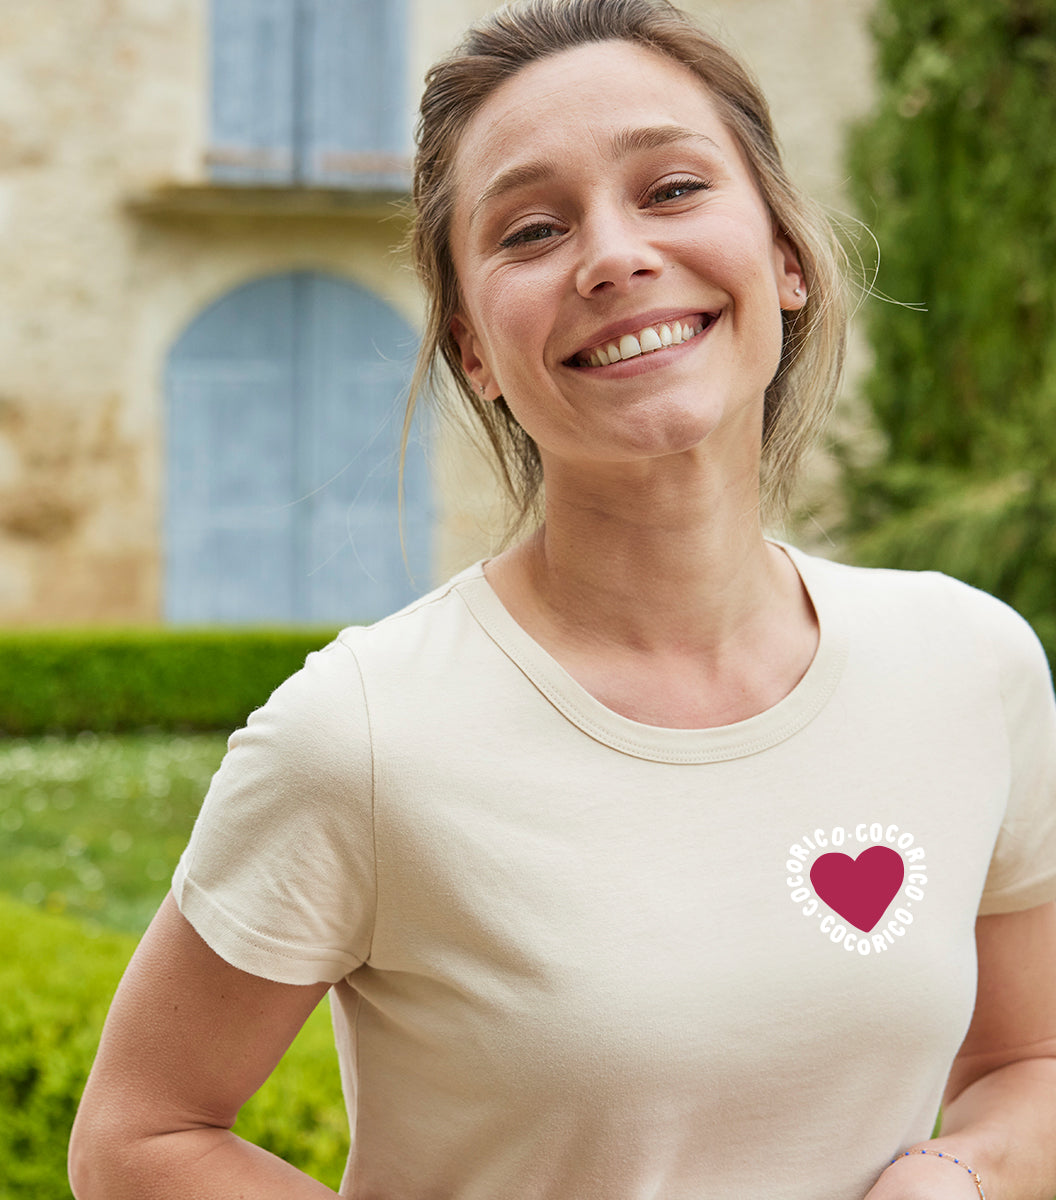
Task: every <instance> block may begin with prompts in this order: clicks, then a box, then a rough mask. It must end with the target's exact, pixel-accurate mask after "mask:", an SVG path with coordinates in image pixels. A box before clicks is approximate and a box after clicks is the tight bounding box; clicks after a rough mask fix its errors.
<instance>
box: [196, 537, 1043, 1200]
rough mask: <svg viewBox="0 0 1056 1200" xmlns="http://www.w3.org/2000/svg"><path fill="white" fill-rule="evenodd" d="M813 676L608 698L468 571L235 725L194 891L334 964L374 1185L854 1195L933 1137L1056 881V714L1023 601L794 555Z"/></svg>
mask: <svg viewBox="0 0 1056 1200" xmlns="http://www.w3.org/2000/svg"><path fill="white" fill-rule="evenodd" d="M789 553H790V555H791V557H792V560H793V562H794V563H795V564H796V566H797V568H798V569H799V571H800V574H801V576H802V577H803V579H804V582H805V584H806V586H807V589H808V591H809V593H810V596H811V598H812V600H813V603H814V606H815V609H816V611H817V614H818V620H819V625H820V641H819V646H818V650H817V653H816V655H815V658H814V660H813V662H812V664H811V666H810V667H809V669H808V670H807V672H806V674H805V675H804V677H803V679H802V680H801V681H800V682H799V684H798V685H797V686H796V687H795V689H794V690H793V691H792V692H791V693H790V694H789V695H788V696H787V697H786V698H785V699H783V700H782V701H781V702H780V703H778V704H777V705H775V706H774V707H773V708H771V709H769V710H767V711H765V712H763V713H761V714H759V715H757V716H754V717H752V718H751V719H749V720H746V721H742V722H739V723H737V724H734V725H729V726H724V727H721V728H713V729H704V730H685V729H666V728H658V727H653V726H649V725H644V724H640V723H638V722H635V721H632V720H629V719H627V718H625V717H622V716H620V715H617V714H616V713H614V712H612V711H611V710H609V709H607V708H605V707H604V706H603V705H602V704H601V703H600V702H598V701H597V700H595V699H594V698H593V697H592V696H591V695H589V694H588V693H587V692H586V691H585V690H584V689H583V688H581V687H580V686H579V685H578V684H577V683H576V682H575V681H574V680H573V679H572V678H571V677H570V676H569V675H568V674H567V673H566V672H565V671H564V670H563V669H562V668H561V667H560V666H559V665H558V663H557V662H555V661H554V660H553V659H552V658H551V657H550V656H549V655H548V654H547V653H546V652H545V651H544V650H543V649H542V648H541V647H540V646H539V645H538V644H537V643H535V642H534V641H533V640H532V639H531V638H530V637H529V636H528V635H527V634H526V633H525V632H524V631H523V630H522V629H521V628H520V626H519V625H517V624H516V622H515V621H514V620H513V619H512V617H511V616H510V615H509V614H508V612H507V611H506V609H505V608H504V607H503V606H502V604H501V602H500V601H499V599H498V597H497V596H496V595H495V593H494V592H493V591H492V589H491V587H490V585H489V583H488V582H487V580H486V579H485V577H484V574H483V570H482V568H481V566H479V565H478V566H476V567H473V568H471V569H469V570H467V571H465V572H464V573H462V574H461V575H459V576H457V577H456V578H454V579H453V580H451V581H450V582H449V583H448V584H446V585H445V586H443V587H441V588H439V589H438V590H436V591H434V592H432V593H431V594H430V595H428V596H426V597H424V598H423V599H421V600H420V601H418V602H417V603H415V604H413V605H411V606H410V607H408V608H406V609H404V610H402V611H401V612H399V613H396V614H395V615H394V616H391V617H388V618H386V619H385V620H383V621H381V622H379V623H378V624H375V625H372V626H370V627H365V628H350V629H347V630H345V631H344V632H342V633H341V634H340V635H339V636H338V638H337V639H336V640H335V641H334V642H333V643H332V644H331V645H329V646H328V647H326V649H324V650H322V651H320V652H318V653H316V654H313V655H311V656H310V657H309V659H308V662H307V664H306V666H305V668H304V669H303V670H302V671H300V672H299V673H298V674H296V675H294V676H293V677H292V678H291V679H289V680H288V681H287V682H286V683H284V684H283V685H282V686H281V687H279V688H278V689H277V691H276V692H275V693H274V694H273V696H272V697H271V699H270V700H269V701H268V702H267V704H266V705H265V706H264V707H263V708H262V709H260V710H259V711H258V712H256V713H254V714H253V715H252V716H251V717H250V719H249V721H248V724H247V726H246V728H245V729H244V730H241V731H239V732H237V733H235V734H234V735H233V736H232V738H231V742H230V750H229V753H228V755H227V756H226V757H225V759H224V762H223V764H222V766H221V768H220V770H219V771H218V773H217V775H216V777H215V779H214V781H213V784H212V786H211V788H210V790H209V793H208V795H207V797H206V800H205V803H204V806H203V808H202V812H201V815H200V816H199V818H198V822H197V824H196V826H195V829H194V833H193V835H192V838H191V841H190V845H189V847H188V849H187V851H186V853H185V854H184V857H183V859H182V861H181V862H180V865H179V867H178V869H177V872H176V876H175V881H174V891H175V895H176V898H177V900H178V902H179V905H180V907H181V909H182V911H183V913H184V914H185V915H186V916H187V917H188V919H189V920H190V921H191V923H192V924H193V925H194V927H195V928H196V929H197V930H198V931H199V933H200V934H201V935H202V937H203V938H204V939H205V940H206V941H207V942H208V943H209V945H210V946H212V947H213V949H214V950H215V951H216V952H217V953H218V954H220V955H221V956H222V957H223V958H224V959H226V960H227V961H229V962H231V963H233V964H234V965H235V966H237V967H240V968H241V969H242V970H245V971H249V972H252V973H255V974H257V975H260V976H264V977H266V978H269V979H274V980H279V981H284V982H287V983H301V984H303V983H310V982H317V981H328V982H330V983H332V984H333V990H332V993H331V997H332V1008H333V1015H334V1024H335V1030H336V1037H337V1043H338V1051H339V1057H340V1062H341V1070H342V1079H343V1084H344V1088H345V1095H346V1101H347V1104H348V1108H349V1116H350V1122H351V1130H352V1151H351V1155H350V1158H349V1164H348V1168H347V1171H346V1175H345V1180H344V1184H343V1194H345V1195H349V1196H355V1197H357V1198H359V1200H441V1198H442V1200H495V1198H496V1197H516V1200H746V1198H748V1197H763V1196H780V1197H781V1198H782V1200H855V1198H858V1197H861V1196H863V1195H864V1193H865V1192H866V1191H867V1190H868V1188H869V1187H870V1186H871V1185H872V1184H873V1182H874V1181H875V1179H876V1177H877V1176H878V1174H879V1173H880V1171H881V1170H882V1169H883V1168H884V1167H885V1166H886V1165H887V1164H888V1162H889V1161H890V1160H891V1158H892V1157H893V1156H894V1155H895V1153H896V1152H897V1151H899V1150H900V1149H901V1148H904V1147H905V1146H906V1145H908V1144H909V1143H911V1142H913V1141H915V1140H919V1139H922V1138H926V1137H928V1136H929V1135H930V1133H931V1129H932V1126H933V1123H934V1120H935V1116H936V1112H937V1109H938V1106H939V1102H940V1097H941V1094H942V1090H943V1085H944V1082H945V1080H946V1077H947V1075H948V1072H949V1068H950V1065H951V1062H952V1060H953V1057H954V1055H955V1053H956V1051H957V1049H958V1046H959V1044H960V1042H961V1041H962V1039H963V1037H964V1034H965V1031H966V1030H967V1027H968V1023H969V1020H970V1018H971V1015H972V1010H973V1005H974V996H975V980H976V962H975V946H974V938H973V928H974V923H975V919H976V915H977V914H978V913H998V912H1005V911H1010V910H1016V909H1020V908H1026V907H1030V906H1033V905H1036V904H1040V903H1042V902H1044V901H1047V900H1050V899H1053V898H1056V711H1054V705H1053V698H1052V688H1051V683H1050V680H1049V673H1048V669H1047V665H1046V662H1045V659H1044V655H1043V653H1042V651H1041V648H1040V646H1039V645H1038V643H1037V640H1036V639H1035V637H1034V635H1033V634H1032V633H1031V631H1030V630H1029V628H1028V627H1027V626H1026V624H1025V623H1024V622H1023V621H1022V620H1021V619H1020V618H1019V617H1018V616H1016V615H1015V614H1014V613H1013V612H1012V611H1011V610H1009V609H1008V608H1006V607H1005V606H1004V605H1003V604H1001V603H999V602H998V601H996V600H994V599H992V598H991V597H989V596H986V595H983V594H982V593H979V592H976V591H974V590H972V589H970V588H968V587H966V586H964V585H963V584H959V583H956V582H954V581H953V580H950V579H948V578H946V577H944V576H940V575H935V574H908V573H900V572H892V571H876V570H863V569H857V568H850V567H846V566H841V565H837V564H833V563H829V562H825V561H823V560H820V559H814V558H810V557H807V556H805V555H802V554H800V553H798V552H796V551H792V550H790V551H789Z"/></svg>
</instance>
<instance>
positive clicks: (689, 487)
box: [488, 471, 798, 654]
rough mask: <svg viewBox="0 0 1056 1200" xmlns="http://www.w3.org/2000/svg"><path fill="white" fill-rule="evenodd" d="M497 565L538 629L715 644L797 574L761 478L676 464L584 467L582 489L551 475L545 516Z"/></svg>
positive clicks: (509, 597)
mask: <svg viewBox="0 0 1056 1200" xmlns="http://www.w3.org/2000/svg"><path fill="white" fill-rule="evenodd" d="M687 475H688V477H687ZM740 477H741V478H742V479H743V478H744V477H745V476H744V475H743V474H741V476H740ZM751 478H753V481H754V476H751ZM488 575H489V579H490V580H491V581H492V583H493V585H494V586H495V587H496V590H497V591H498V593H499V595H500V597H501V598H502V599H503V600H504V602H505V603H506V604H507V607H509V608H511V610H513V613H514V616H515V617H517V618H518V619H521V620H522V623H525V624H528V625H529V627H531V626H532V625H535V624H536V623H537V622H538V621H539V620H540V619H543V620H546V621H547V622H548V623H549V624H551V626H552V627H554V628H555V629H557V630H560V631H563V632H564V633H565V634H566V635H567V636H569V637H572V638H575V639H576V640H577V641H582V640H583V639H586V640H589V641H592V642H598V643H605V642H609V643H612V642H615V643H618V644H619V645H622V646H625V647H627V648H628V649H636V650H639V651H646V652H649V651H654V650H655V651H663V650H676V649H677V650H681V651H682V652H685V651H690V652H694V653H705V654H706V653H707V652H708V650H709V649H712V650H717V649H718V648H719V647H721V646H722V645H724V644H726V643H728V641H729V640H730V639H731V638H735V637H736V636H737V635H738V633H739V632H741V631H743V630H745V629H750V628H751V627H752V625H753V623H754V622H755V621H756V620H757V619H758V618H759V616H760V614H761V611H762V610H763V609H764V608H765V607H766V606H767V605H769V604H772V603H773V601H774V598H775V596H777V595H781V594H783V595H785V596H787V595H788V594H789V589H790V587H791V586H792V578H793V577H794V575H795V573H794V571H792V570H791V567H790V564H789V563H788V562H787V559H785V556H784V555H783V554H782V553H781V552H780V551H775V549H774V548H773V547H772V546H770V545H769V544H768V543H767V541H766V540H765V538H764V536H763V532H762V528H761V525H760V521H759V511H758V489H757V487H754V486H753V487H740V488H736V487H731V486H727V485H726V482H725V481H724V482H723V483H722V484H718V483H716V484H715V485H713V486H710V487H709V486H704V487H702V486H701V481H700V479H699V477H696V478H694V477H692V473H691V472H690V473H687V472H681V473H680V472H677V471H675V472H671V471H667V472H664V473H663V475H662V476H660V477H658V473H652V474H650V473H648V472H643V473H642V475H641V476H640V477H638V478H627V476H626V475H624V477H623V478H621V479H619V480H618V481H608V480H605V479H600V478H596V479H594V480H592V481H591V484H590V485H589V486H586V487H585V486H584V480H583V477H582V475H580V476H579V477H578V478H577V481H576V486H575V488H574V489H571V488H569V489H566V488H564V487H563V486H562V480H561V477H560V474H559V473H558V474H557V476H556V478H555V477H553V476H552V475H551V476H548V479H547V503H546V519H545V522H544V524H543V526H542V527H541V528H540V529H539V530H538V531H536V533H535V534H533V535H532V536H531V537H530V538H528V539H527V540H526V541H525V542H523V543H521V544H520V545H519V546H517V547H515V548H514V549H513V550H511V551H509V552H507V554H506V555H503V556H501V557H500V558H499V559H496V560H494V561H493V562H492V563H491V564H489V568H488ZM796 583H797V584H798V580H797V581H796Z"/></svg>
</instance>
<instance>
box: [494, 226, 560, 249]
mask: <svg viewBox="0 0 1056 1200" xmlns="http://www.w3.org/2000/svg"><path fill="white" fill-rule="evenodd" d="M556 233H557V227H556V225H555V223H554V222H553V221H536V222H535V223H534V224H532V225H524V226H522V227H521V228H520V229H516V230H514V232H513V233H511V234H508V235H507V236H506V237H504V238H503V239H502V241H501V242H499V246H500V247H501V248H502V249H503V250H510V249H516V247H518V246H527V245H529V244H530V243H531V242H543V241H546V239H547V238H551V237H554V236H555V235H556Z"/></svg>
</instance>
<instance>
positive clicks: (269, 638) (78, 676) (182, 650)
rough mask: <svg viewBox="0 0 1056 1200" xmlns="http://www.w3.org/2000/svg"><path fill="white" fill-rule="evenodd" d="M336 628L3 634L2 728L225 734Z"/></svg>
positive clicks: (15, 730)
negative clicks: (220, 732) (212, 732)
mask: <svg viewBox="0 0 1056 1200" xmlns="http://www.w3.org/2000/svg"><path fill="white" fill-rule="evenodd" d="M332 636H333V631H332V630H320V629H281V630H269V629H252V630H220V629H210V630H172V629H128V630H105V631H100V630H76V631H73V630H55V631H52V630H48V631H37V630H34V631H25V632H21V631H20V632H10V631H8V632H4V633H2V634H0V732H2V733H6V734H9V735H14V736H21V737H24V736H29V735H34V734H40V733H75V732H79V731H81V730H87V729H91V730H94V731H96V732H99V733H104V732H106V733H110V732H120V731H123V730H134V729H151V728H153V729H167V730H177V731H182V730H196V729H200V730H230V729H234V728H236V727H237V726H239V725H241V724H243V722H244V721H245V719H246V717H247V716H248V715H249V714H250V713H251V712H252V711H253V709H254V708H258V707H259V706H260V705H261V704H263V702H264V701H265V700H266V699H267V698H268V696H269V695H270V694H271V692H272V691H273V690H274V688H275V687H276V686H277V685H278V684H279V683H281V682H282V680H283V679H285V678H286V677H287V676H288V675H291V674H292V673H293V672H294V671H296V670H298V669H299V668H300V667H301V666H302V665H303V663H304V660H305V657H306V656H307V654H308V653H309V651H311V650H315V649H318V648H319V647H320V646H322V645H325V644H326V642H327V641H329V640H330V638H331V637H332Z"/></svg>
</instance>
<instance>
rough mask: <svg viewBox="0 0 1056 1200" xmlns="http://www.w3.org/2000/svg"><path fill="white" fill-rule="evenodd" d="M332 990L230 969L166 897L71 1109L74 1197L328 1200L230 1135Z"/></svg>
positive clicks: (323, 1191) (324, 1192)
mask: <svg viewBox="0 0 1056 1200" xmlns="http://www.w3.org/2000/svg"><path fill="white" fill-rule="evenodd" d="M326 991H327V985H326V984H315V985H312V986H310V987H299V986H293V985H289V984H281V983H272V982H270V981H268V980H265V979H260V978H257V977H256V976H254V975H248V974H246V973H245V972H244V971H239V970H237V969H236V968H234V967H232V966H230V965H229V964H228V963H226V962H224V960H223V959H221V958H220V957H219V956H218V955H216V954H215V953H214V952H213V951H212V950H210V949H209V947H208V946H207V945H206V944H205V942H203V941H202V939H201V938H200V937H199V936H198V934H197V933H196V932H195V931H194V929H193V928H192V927H191V925H190V924H189V923H188V922H187V920H186V919H185V918H184V917H183V915H182V914H181V913H180V911H179V909H178V908H177V907H176V902H175V900H174V899H173V898H172V896H171V895H170V896H169V897H168V898H167V899H166V900H165V902H164V903H163V904H162V906H161V908H160V909H159V910H158V914H157V916H156V917H155V918H154V921H153V922H152V924H151V926H150V928H149V929H148V930H147V932H146V934H145V935H144V937H143V941H142V942H141V943H140V946H139V948H138V949H137V950H136V953H135V955H134V956H133V958H132V961H131V962H130V963H129V966H128V970H127V971H126V972H125V976H124V978H123V979H122V981H121V986H120V987H119V988H118V990H117V994H116V996H115V997H114V1002H113V1005H112V1007H111V1009H110V1015H109V1017H108V1018H107V1021H106V1026H105V1028H104V1030H103V1036H102V1040H101V1042H100V1046H99V1053H98V1056H97V1058H96V1061H95V1066H94V1067H93V1068H92V1073H91V1076H90V1078H89V1080H88V1084H87V1086H86V1088H85V1092H84V1098H83V1100H82V1101H81V1107H80V1111H79V1112H78V1114H77V1120H76V1123H75V1124H74V1128H73V1135H72V1137H71V1140H70V1180H71V1183H72V1186H73V1190H74V1193H75V1195H76V1196H77V1197H78V1200H125V1198H126V1197H127V1198H128V1200H133V1198H134V1200H168V1198H170V1197H171V1198H173V1200H175V1198H177V1197H179V1198H180V1200H229V1198H230V1200H236V1198H246V1200H248V1198H249V1197H253V1200H267V1198H268V1197H275V1198H276V1200H323V1198H324V1197H327V1196H330V1197H332V1196H334V1195H335V1194H336V1193H334V1192H332V1191H331V1190H330V1189H329V1188H327V1187H324V1186H323V1185H322V1184H321V1183H318V1182H316V1181H315V1180H312V1179H310V1178H308V1176H306V1175H304V1174H302V1173H301V1172H300V1171H297V1170H295V1169H294V1168H293V1167H291V1166H290V1165H289V1164H288V1163H285V1162H283V1161H281V1160H280V1159H278V1158H276V1157H275V1156H274V1155H271V1154H268V1153H267V1152H266V1151H264V1150H261V1149H260V1148H259V1147H257V1146H253V1145H251V1144H250V1143H248V1142H245V1141H243V1140H242V1139H241V1138H238V1137H236V1136H235V1135H234V1134H233V1133H232V1132H231V1126H232V1125H233V1124H234V1121H235V1117H236V1116H237V1115H238V1110H239V1108H240V1107H241V1106H242V1104H244V1103H245V1101H246V1100H247V1099H248V1098H249V1097H250V1096H251V1095H252V1094H253V1093H254V1092H255V1091H256V1090H257V1088H259V1087H260V1085H261V1084H262V1083H263V1082H264V1080H265V1079H266V1078H267V1077H268V1075H269V1074H270V1073H271V1071H272V1070H273V1069H274V1067H275V1065H276V1063H277V1062H278V1061H279V1059H280V1058H281V1057H282V1055H283V1053H284V1052H285V1051H286V1049H287V1047H288V1046H289V1044H290V1042H291V1041H292V1040H293V1038H294V1036H295V1035H296V1033H297V1031H298V1030H299V1029H300V1027H301V1026H302V1025H303V1024H304V1022H305V1021H306V1020H307V1018H308V1016H309V1014H310V1013H311V1012H312V1010H313V1009H314V1008H315V1006H316V1005H317V1004H318V1003H319V1001H320V1000H321V999H322V997H323V996H324V995H325V993H326Z"/></svg>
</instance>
